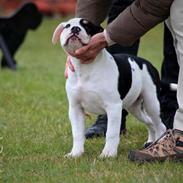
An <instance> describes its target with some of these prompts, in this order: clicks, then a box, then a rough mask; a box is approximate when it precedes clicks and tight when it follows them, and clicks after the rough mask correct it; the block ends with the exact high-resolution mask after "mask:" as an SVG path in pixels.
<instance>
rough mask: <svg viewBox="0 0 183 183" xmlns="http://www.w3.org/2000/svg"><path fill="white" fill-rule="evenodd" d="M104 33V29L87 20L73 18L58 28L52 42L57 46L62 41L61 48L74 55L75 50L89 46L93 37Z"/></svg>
mask: <svg viewBox="0 0 183 183" xmlns="http://www.w3.org/2000/svg"><path fill="white" fill-rule="evenodd" d="M102 31H103V28H102V27H100V26H96V25H94V24H93V23H91V22H89V21H88V20H86V19H82V18H73V19H71V20H69V21H67V22H63V23H60V24H59V25H58V26H57V28H56V29H55V32H54V34H53V38H52V42H53V44H55V43H56V42H57V41H58V40H60V43H61V46H62V47H63V49H64V50H65V51H66V52H67V53H74V52H75V50H77V49H79V48H81V47H82V46H84V45H87V44H88V43H89V41H90V38H91V37H92V36H93V35H95V34H96V33H99V32H102Z"/></svg>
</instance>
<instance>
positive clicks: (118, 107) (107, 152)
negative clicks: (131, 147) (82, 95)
mask: <svg viewBox="0 0 183 183" xmlns="http://www.w3.org/2000/svg"><path fill="white" fill-rule="evenodd" d="M121 111H122V103H119V104H113V105H111V104H110V106H108V107H107V116H108V123H107V133H106V144H105V146H104V149H103V151H102V153H101V155H100V157H101V158H105V157H114V156H116V155H117V149H118V144H119V140H120V126H121V117H122V116H121Z"/></svg>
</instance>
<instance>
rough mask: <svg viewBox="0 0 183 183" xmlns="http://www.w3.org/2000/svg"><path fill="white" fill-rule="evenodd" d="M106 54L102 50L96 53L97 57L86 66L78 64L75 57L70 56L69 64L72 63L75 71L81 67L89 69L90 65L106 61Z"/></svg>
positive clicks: (78, 61)
mask: <svg viewBox="0 0 183 183" xmlns="http://www.w3.org/2000/svg"><path fill="white" fill-rule="evenodd" d="M106 54H107V51H106V49H102V50H101V51H100V52H99V53H98V55H97V56H96V57H95V59H94V60H93V61H92V62H90V63H87V64H82V63H81V62H80V60H79V59H77V58H76V57H73V56H70V57H71V62H72V64H73V65H74V67H75V70H76V71H77V69H79V68H80V67H82V66H89V67H91V66H92V65H95V64H96V63H98V62H101V61H106V59H105V57H106Z"/></svg>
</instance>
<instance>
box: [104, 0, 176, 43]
mask: <svg viewBox="0 0 183 183" xmlns="http://www.w3.org/2000/svg"><path fill="white" fill-rule="evenodd" d="M172 2H173V0H136V1H134V2H133V3H132V4H131V5H130V6H129V7H128V8H127V9H126V10H124V11H123V12H122V13H121V14H120V15H119V16H118V17H117V18H116V19H115V20H114V21H113V22H111V23H110V24H109V25H108V26H107V28H106V32H107V33H108V36H109V37H110V39H111V40H113V41H114V42H117V43H119V44H121V45H124V46H128V45H131V44H133V43H134V42H135V41H136V40H137V39H138V38H140V37H141V36H142V35H144V34H145V33H146V32H147V31H148V30H150V29H151V28H152V27H154V26H155V25H157V24H158V23H160V22H162V21H163V20H165V19H166V18H167V17H168V16H169V13H170V6H171V4H172Z"/></svg>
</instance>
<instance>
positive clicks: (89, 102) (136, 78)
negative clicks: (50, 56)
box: [52, 18, 166, 157]
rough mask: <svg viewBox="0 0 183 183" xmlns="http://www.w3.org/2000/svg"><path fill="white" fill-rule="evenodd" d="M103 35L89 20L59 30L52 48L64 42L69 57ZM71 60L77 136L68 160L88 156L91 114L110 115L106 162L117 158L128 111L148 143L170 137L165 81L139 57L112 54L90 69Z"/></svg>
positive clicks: (70, 95)
mask: <svg viewBox="0 0 183 183" xmlns="http://www.w3.org/2000/svg"><path fill="white" fill-rule="evenodd" d="M101 31H102V28H101V27H98V26H95V25H93V24H92V23H91V22H89V21H87V20H85V19H82V18H74V19H71V20H69V21H68V22H63V23H61V24H59V25H58V27H57V28H56V30H55V32H54V34H53V38H52V42H53V43H56V42H57V41H59V40H60V43H61V46H62V48H63V49H64V50H65V51H66V52H67V53H68V54H69V53H72V52H73V51H75V50H76V49H78V48H81V47H82V46H83V45H87V44H88V43H89V41H90V38H91V36H93V35H94V34H96V33H98V32H101ZM70 58H71V59H70V60H71V63H72V65H73V66H74V69H75V72H72V71H71V70H69V71H68V79H67V81H66V91H67V97H68V101H69V119H70V121H71V126H72V135H73V147H72V150H71V152H70V153H69V154H67V156H68V157H79V156H81V155H82V154H83V153H84V142H85V125H84V122H85V112H89V113H95V114H104V113H107V116H108V125H107V133H106V143H105V146H104V149H103V151H102V153H101V155H100V157H114V156H116V155H117V149H118V144H119V140H120V123H121V117H122V116H121V111H122V108H124V109H126V110H127V111H128V112H130V113H131V114H132V115H133V116H135V117H136V118H137V119H138V120H139V121H142V122H144V123H145V124H146V126H147V130H148V140H147V143H150V142H153V141H155V140H156V139H158V138H159V137H160V136H161V135H162V134H163V133H164V132H165V131H166V128H165V126H164V124H163V123H162V121H161V118H160V103H159V100H158V97H159V92H160V79H159V75H158V71H157V70H156V69H155V68H154V67H153V66H152V64H150V63H149V62H148V61H146V60H144V59H142V58H139V57H135V56H129V55H123V54H117V55H111V54H110V53H109V52H107V50H106V49H103V50H102V51H101V52H100V53H99V54H98V55H97V57H96V58H95V60H94V61H93V62H92V63H90V64H81V63H80V61H79V60H78V59H77V58H74V57H72V56H70Z"/></svg>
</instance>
